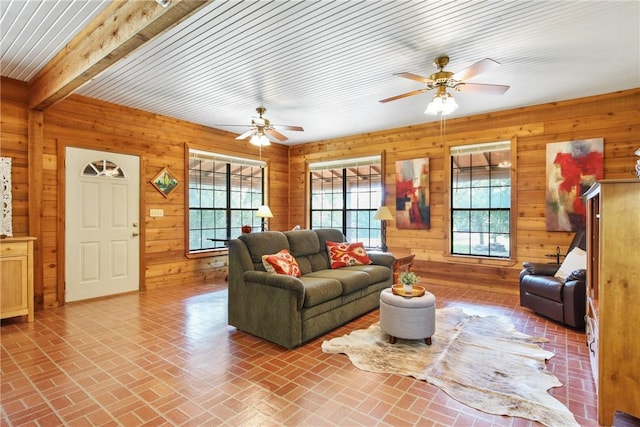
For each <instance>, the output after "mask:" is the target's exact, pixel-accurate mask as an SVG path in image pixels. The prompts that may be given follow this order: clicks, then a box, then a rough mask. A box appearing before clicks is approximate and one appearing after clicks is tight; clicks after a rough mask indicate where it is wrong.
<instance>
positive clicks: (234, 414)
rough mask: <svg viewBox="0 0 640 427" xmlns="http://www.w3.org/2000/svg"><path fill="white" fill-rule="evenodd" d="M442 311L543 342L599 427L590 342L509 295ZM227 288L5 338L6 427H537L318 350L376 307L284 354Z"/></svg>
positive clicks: (116, 308)
mask: <svg viewBox="0 0 640 427" xmlns="http://www.w3.org/2000/svg"><path fill="white" fill-rule="evenodd" d="M428 289H429V290H430V291H431V292H433V293H434V294H435V295H436V297H437V299H438V300H437V306H438V307H439V308H440V307H444V306H459V307H462V308H463V309H464V310H465V311H467V312H470V313H478V314H498V315H503V316H505V317H507V318H509V319H510V320H511V321H512V322H513V323H514V324H515V326H516V329H518V330H520V331H522V332H525V333H527V334H530V335H535V336H543V337H546V338H548V339H549V342H547V343H544V344H542V347H543V348H545V349H546V350H549V351H552V352H553V353H555V356H554V357H553V358H551V360H550V361H549V362H548V367H549V369H550V370H551V371H552V372H553V373H554V374H555V375H556V376H557V377H558V378H559V379H560V381H561V382H562V383H563V386H562V387H558V388H555V389H553V390H551V393H552V395H553V396H554V397H555V398H557V399H558V400H559V401H560V402H562V403H563V404H565V405H567V407H568V408H569V409H570V410H571V411H572V412H573V413H574V415H575V417H576V420H577V421H578V423H579V424H580V425H583V426H597V425H598V423H597V421H596V395H595V388H594V385H593V381H592V378H591V368H590V365H589V356H588V351H587V347H586V345H585V336H584V333H581V332H577V331H575V330H572V329H568V328H565V327H563V326H561V325H558V324H557V323H554V322H552V321H549V320H545V319H543V318H541V317H540V316H537V315H535V314H533V313H531V312H530V311H529V310H527V309H524V308H522V307H520V306H519V305H518V297H517V295H514V294H507V293H496V292H488V291H483V290H478V289H466V288H464V287H461V286H455V287H451V286H449V287H447V286H439V285H433V286H428ZM226 301H227V290H226V287H225V284H224V283H214V284H209V285H194V286H183V287H173V288H164V289H160V290H154V291H150V292H142V293H132V294H126V295H120V296H115V297H109V298H104V299H99V300H93V301H86V302H78V303H72V304H68V305H66V306H64V307H60V308H55V309H49V310H46V311H41V312H37V313H36V320H35V322H33V323H26V322H23V321H22V320H21V319H19V318H16V319H5V320H3V321H2V327H1V343H2V353H1V355H0V356H1V373H2V380H1V389H0V392H1V398H0V402H1V411H2V412H1V418H0V425H2V426H58V425H68V426H92V425H96V426H111V425H113V426H117V425H123V426H137V425H148V426H160V425H168V426H209V425H211V426H218V425H228V426H256V425H260V426H281V425H287V426H289V425H291V426H293V425H295V426H402V425H421V426H514V427H525V426H536V425H538V424H537V423H534V422H531V421H529V420H524V419H520V418H512V417H505V416H495V415H489V414H485V413H483V412H480V411H478V410H475V409H472V408H469V407H467V406H465V405H463V404H461V403H459V402H457V401H455V400H453V399H451V398H449V397H448V396H447V395H446V394H445V393H443V392H442V391H440V390H438V389H437V388H436V387H433V386H431V385H429V384H427V383H425V382H423V381H418V380H415V379H413V378H408V377H401V376H397V375H391V374H374V373H369V372H363V371H360V370H358V369H356V368H355V367H354V366H353V365H352V364H351V363H350V362H349V360H348V358H347V357H346V356H344V355H329V354H324V353H322V351H321V349H320V345H321V344H322V341H323V340H325V339H328V338H333V337H336V336H340V335H343V334H345V333H348V332H350V331H351V330H354V329H363V328H367V327H368V326H369V325H370V324H371V323H373V322H375V321H377V320H378V310H374V311H372V312H370V313H368V314H366V315H364V316H362V317H360V318H358V319H356V320H354V321H352V322H350V323H348V324H346V325H344V326H342V327H340V328H338V329H336V330H334V331H331V332H330V333H328V334H326V335H325V336H323V337H320V338H318V339H315V340H313V341H311V342H309V343H307V344H305V345H303V346H301V347H299V348H297V349H294V350H290V351H287V350H285V349H283V348H281V347H278V346H276V345H274V344H271V343H268V342H266V341H263V340H260V339H258V338H255V337H253V336H250V335H248V334H245V333H243V332H238V331H236V330H235V328H233V327H230V326H228V325H227V321H226V318H227V304H226Z"/></svg>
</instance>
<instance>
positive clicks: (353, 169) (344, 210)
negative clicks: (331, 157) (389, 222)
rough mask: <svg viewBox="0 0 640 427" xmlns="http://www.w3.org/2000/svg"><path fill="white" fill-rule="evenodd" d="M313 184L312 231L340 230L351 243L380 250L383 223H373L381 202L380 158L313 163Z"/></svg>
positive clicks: (311, 166)
mask: <svg viewBox="0 0 640 427" xmlns="http://www.w3.org/2000/svg"><path fill="white" fill-rule="evenodd" d="M309 170H310V176H309V180H310V183H311V203H310V214H311V228H316V229H317V228H337V229H338V230H342V232H343V233H344V235H345V236H346V238H347V240H348V241H350V242H356V241H357V242H363V243H364V245H365V246H366V247H369V248H377V247H380V246H381V221H378V220H374V219H373V216H374V215H375V212H376V210H377V209H378V208H379V207H380V205H381V202H382V174H381V172H380V171H381V167H380V156H374V157H366V158H360V159H350V160H341V161H334V162H322V163H314V164H311V165H310V167H309Z"/></svg>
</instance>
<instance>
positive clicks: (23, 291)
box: [0, 255, 29, 318]
mask: <svg viewBox="0 0 640 427" xmlns="http://www.w3.org/2000/svg"><path fill="white" fill-rule="evenodd" d="M1 263H2V264H1V266H0V279H1V283H2V292H1V295H0V296H1V297H2V298H1V299H0V301H1V304H2V305H1V307H0V311H1V312H2V317H3V318H5V317H12V316H19V315H22V314H27V309H28V307H29V304H28V293H27V289H28V288H27V274H28V271H27V268H28V259H27V256H26V255H22V256H15V257H3V258H2V261H1Z"/></svg>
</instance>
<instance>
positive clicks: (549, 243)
mask: <svg viewBox="0 0 640 427" xmlns="http://www.w3.org/2000/svg"><path fill="white" fill-rule="evenodd" d="M587 138H604V146H605V148H604V159H605V160H604V163H605V165H604V169H605V171H604V172H605V178H630V177H632V171H633V167H634V164H635V162H636V159H637V158H636V156H635V155H634V152H635V150H637V149H638V148H640V89H633V90H628V91H623V92H616V93H611V94H605V95H601V96H593V97H588V98H582V99H575V100H570V101H563V102H554V103H550V104H544V105H538V106H532V107H527V108H518V109H514V110H508V111H503V112H497V113H490V114H482V115H476V116H470V117H463V118H454V119H450V120H447V121H446V127H445V135H444V137H442V135H441V131H440V124H439V123H438V122H436V123H429V124H424V125H416V126H409V127H404V128H400V129H390V130H385V131H381V132H375V133H367V134H360V135H354V136H350V137H344V138H338V139H332V140H325V141H319V142H316V143H311V144H304V145H297V146H294V147H292V149H291V153H290V156H291V167H290V173H291V175H290V176H291V183H292V188H304V186H305V180H306V176H305V170H306V169H305V168H306V165H307V164H308V163H309V162H314V161H322V160H327V159H335V158H350V157H360V156H367V155H376V154H380V153H384V157H383V158H384V159H385V160H384V169H385V174H384V177H385V200H386V205H388V206H389V207H390V209H391V210H392V212H393V213H395V203H394V200H395V162H396V161H398V160H406V159H412V158H421V157H428V158H429V162H430V177H431V181H430V193H431V229H430V230H404V229H402V230H401V229H397V228H396V227H395V224H394V221H390V222H389V223H388V229H387V244H388V246H389V248H390V250H392V251H396V252H412V253H414V254H416V258H415V262H414V268H415V270H416V271H417V272H418V274H419V275H420V276H421V278H423V279H425V280H426V281H427V282H428V281H432V282H437V283H449V284H455V283H465V284H466V285H467V286H491V287H494V288H496V290H502V291H507V292H517V287H518V273H519V271H520V270H521V266H522V262H523V261H525V260H529V261H539V262H549V259H548V258H545V254H551V253H555V250H556V246H560V247H561V250H562V251H563V253H564V251H566V248H567V246H568V244H569V242H570V240H571V238H572V234H571V233H565V232H548V231H546V222H545V188H546V178H545V158H546V156H545V155H546V144H547V143H551V142H562V141H571V140H576V139H587ZM509 139H513V140H514V141H515V144H516V147H517V148H516V150H517V152H516V156H515V159H516V163H515V166H514V167H515V170H516V184H515V185H516V186H515V188H516V195H517V196H516V197H517V205H516V208H515V209H516V216H517V223H516V235H515V239H516V259H515V262H512V263H510V264H507V265H505V264H504V262H503V263H495V262H494V263H492V262H487V261H477V260H469V259H466V258H462V257H457V258H455V257H447V256H445V253H446V238H447V235H448V215H447V208H446V205H445V197H447V188H446V182H447V179H446V177H447V173H448V172H447V171H446V170H445V168H446V164H447V162H446V158H445V156H446V155H447V153H448V146H449V145H460V144H471V143H481V142H491V141H498V140H509ZM306 206H307V198H306V197H305V194H304V193H302V192H292V194H291V208H290V211H291V221H292V223H300V224H308V218H307V212H306ZM621 214H624V213H621Z"/></svg>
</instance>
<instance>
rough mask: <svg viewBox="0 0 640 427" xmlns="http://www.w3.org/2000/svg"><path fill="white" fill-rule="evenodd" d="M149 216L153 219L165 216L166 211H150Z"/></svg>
mask: <svg viewBox="0 0 640 427" xmlns="http://www.w3.org/2000/svg"><path fill="white" fill-rule="evenodd" d="M149 216H151V217H161V216H164V209H149Z"/></svg>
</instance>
